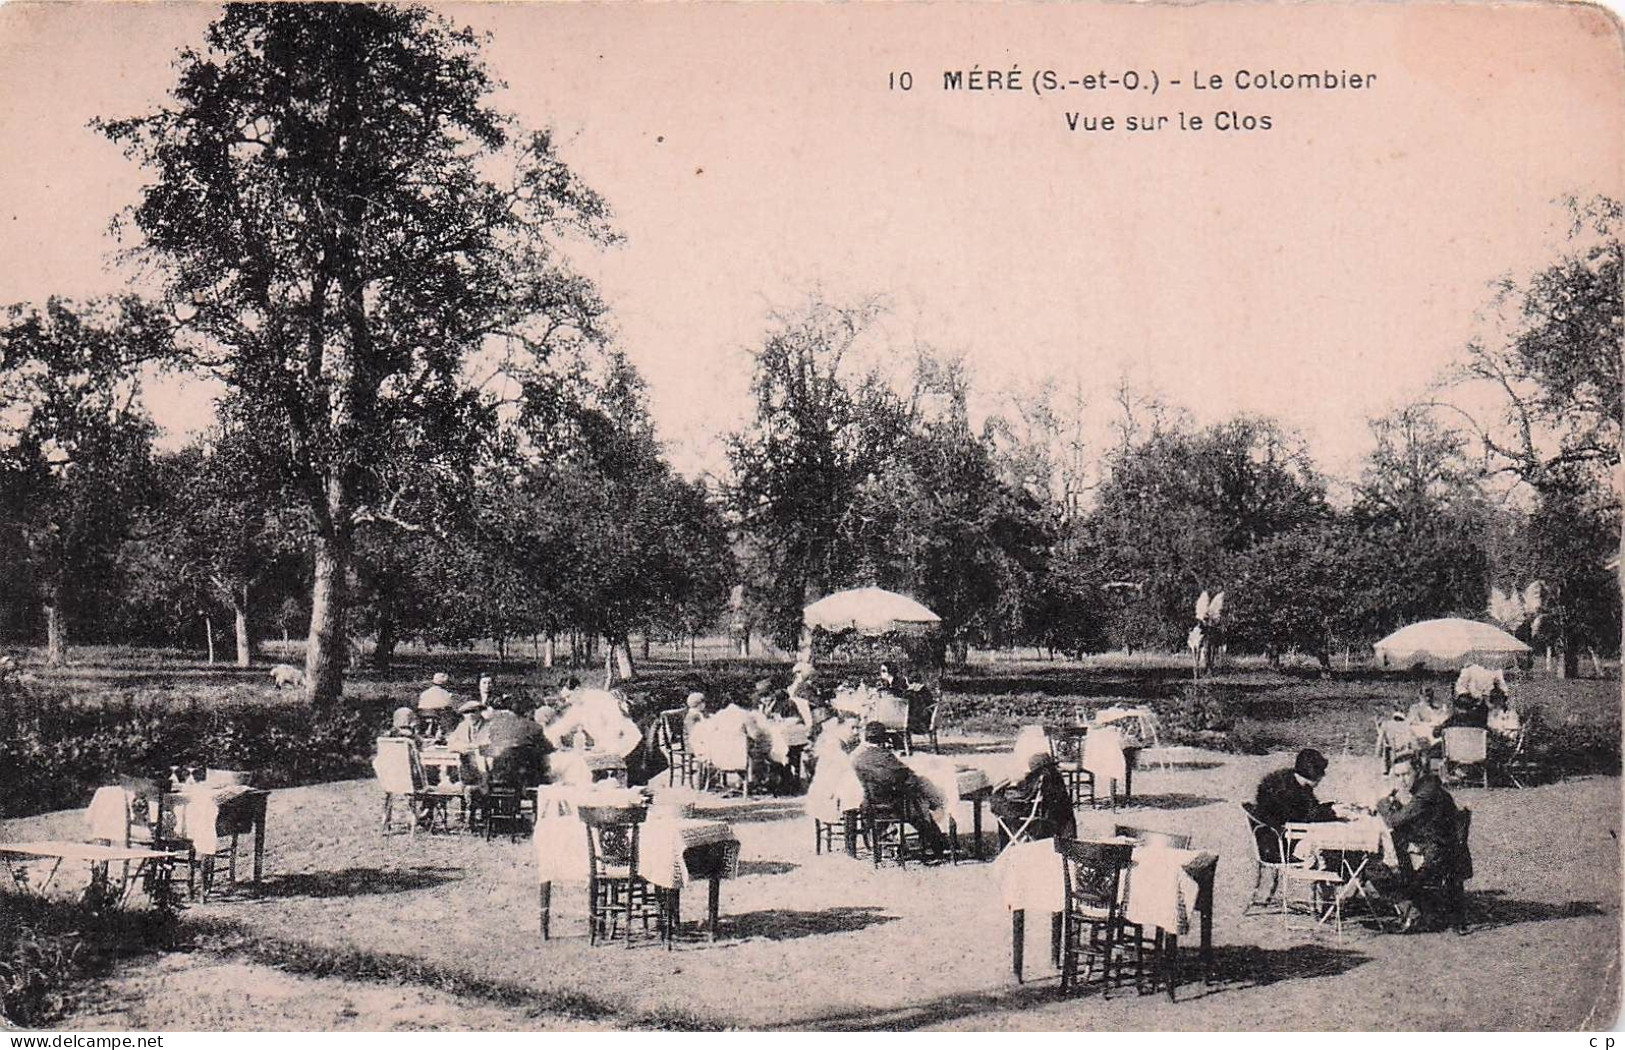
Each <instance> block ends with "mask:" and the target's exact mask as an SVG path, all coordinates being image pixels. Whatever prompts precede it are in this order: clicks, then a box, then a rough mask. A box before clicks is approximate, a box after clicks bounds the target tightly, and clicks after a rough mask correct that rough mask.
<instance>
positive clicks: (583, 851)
mask: <svg viewBox="0 0 1625 1050" xmlns="http://www.w3.org/2000/svg"><path fill="white" fill-rule="evenodd" d="M618 794H620V793H619V792H612V791H603V790H594V789H591V788H564V789H563V790H560V788H559V786H558V785H543V786H542V787H541V788H539V789H538V791H537V803H536V831H535V835H534V836H533V839H532V841H533V845H534V847H535V852H536V882H537V885H538V888H539V898H540V901H541V913H542V932H543V936H544V937H545V936H547V935H548V934H549V933H550V932H551V931H550V927H551V921H552V903H553V883H554V882H570V883H577V882H579V883H583V884H584V883H585V882H586V881H587V835H586V830H585V825H583V824H582V823H581V821H580V820H579V819H577V817H576V815H575V810H576V808H577V807H579V806H582V805H609V804H614V798H615V797H616V796H617V795H618ZM639 829H640V830H639V832H638V875H639V876H640V877H642V878H644V879H647V880H648V881H649V882H650V883H652V884H654V885H656V886H661V887H664V888H665V889H669V890H673V891H675V892H676V893H677V894H678V897H677V900H678V902H679V903H678V904H677V905H675V906H674V908H675V909H676V914H677V916H678V918H679V921H680V920H681V914H682V913H681V910H680V909H681V903H680V902H681V900H682V897H681V893H682V891H683V889H684V888H685V887H687V886H689V885H691V884H693V883H696V882H699V881H701V880H704V881H705V882H707V883H708V889H709V894H708V902H707V903H708V908H707V925H706V928H707V930H708V932H709V933H710V936H711V939H712V940H716V936H717V913H718V910H719V908H720V904H721V895H722V887H721V883H722V880H723V879H731V878H735V877H737V876H738V874H739V839H738V837H737V836H736V835H735V834H734V830H733V828H732V827H731V826H730V825H729V824H728V823H727V822H726V821H720V820H703V819H694V818H689V817H675V818H674V817H650V818H648V819H647V820H645V821H644V822H643V823H642V824H641V825H639Z"/></svg>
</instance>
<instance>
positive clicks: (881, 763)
mask: <svg viewBox="0 0 1625 1050" xmlns="http://www.w3.org/2000/svg"><path fill="white" fill-rule="evenodd" d="M886 736H887V733H886V726H885V724H884V723H881V722H870V723H869V724H868V725H866V726H864V727H863V744H862V746H860V747H859V748H858V749H857V750H856V751H854V752H852V771H853V772H854V773H856V774H857V777H858V781H859V782H860V783H861V784H862V785H863V797H864V801H866V802H873V803H879V804H881V805H889V806H893V807H895V808H896V809H897V811H898V812H899V813H900V814H902V816H903V819H904V820H905V821H907V822H908V823H909V824H910V825H912V826H913V828H914V830H915V831H917V832H919V833H920V842H921V844H923V845H924V846H925V849H926V852H927V853H932V854H940V853H945V852H947V849H948V840H947V838H946V837H945V836H944V835H943V834H942V829H940V828H938V827H937V823H936V821H934V820H932V819H931V813H930V805H929V804H928V803H927V801H926V800H927V798H928V795H927V793H926V788H925V784H924V783H923V782H922V781H921V780H920V777H919V774H917V773H915V772H914V771H913V770H912V769H910V768H908V767H907V766H905V765H903V763H902V761H901V760H900V759H899V758H898V757H897V756H896V755H895V754H893V753H892V752H891V749H890V748H887V747H886V746H885V744H884V743H883V741H885V739H886Z"/></svg>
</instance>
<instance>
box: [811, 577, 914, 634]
mask: <svg viewBox="0 0 1625 1050" xmlns="http://www.w3.org/2000/svg"><path fill="white" fill-rule="evenodd" d="M802 622H803V623H804V624H806V626H807V629H808V630H823V631H830V632H832V633H833V632H839V631H856V632H858V633H859V634H863V635H870V636H873V635H881V634H891V633H892V632H894V631H903V632H920V631H928V630H931V629H933V628H935V627H938V626H940V625H941V623H942V618H941V617H939V616H938V615H937V614H936V613H934V612H932V611H931V610H930V609H927V608H926V607H925V606H923V605H921V604H920V603H919V602H917V601H915V600H914V599H913V598H908V597H905V596H903V595H901V594H896V593H894V592H892V591H887V590H882V589H881V588H879V587H859V588H857V589H856V590H851V591H837V592H836V593H834V594H831V595H829V596H827V597H824V598H820V599H818V600H817V601H816V602H813V603H812V604H811V605H809V606H807V608H806V609H804V610H803V611H802Z"/></svg>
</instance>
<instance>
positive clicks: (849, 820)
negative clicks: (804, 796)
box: [813, 809, 868, 857]
mask: <svg viewBox="0 0 1625 1050" xmlns="http://www.w3.org/2000/svg"><path fill="white" fill-rule="evenodd" d="M837 829H839V830H840V832H841V840H842V845H843V846H844V847H845V849H846V852H847V855H848V856H852V857H855V856H857V855H858V843H860V842H867V841H868V828H867V826H866V825H865V824H864V822H863V810H862V809H849V810H846V811H845V812H843V813H842V814H841V820H840V822H838V823H834V822H831V821H827V820H820V819H818V818H817V817H814V818H813V854H814V855H815V856H816V855H820V854H822V853H823V852H824V850H826V849H827V850H829V851H830V852H831V853H834V852H835V832H836V830H837Z"/></svg>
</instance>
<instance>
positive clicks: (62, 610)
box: [0, 299, 166, 665]
mask: <svg viewBox="0 0 1625 1050" xmlns="http://www.w3.org/2000/svg"><path fill="white" fill-rule="evenodd" d="M165 339H166V331H165V328H164V326H163V325H162V324H161V323H159V321H158V320H157V319H155V318H154V317H153V316H152V314H151V313H150V311H148V310H147V309H146V308H145V307H143V306H142V305H141V304H139V303H136V302H134V301H123V302H118V303H90V304H82V305H75V304H71V303H68V302H65V301H63V300H59V299H52V300H51V301H50V302H49V303H47V304H46V306H45V308H44V309H43V310H40V309H36V308H33V307H28V306H22V305H18V306H13V307H10V308H9V309H7V310H6V311H5V314H4V317H3V319H0V529H3V530H4V531H5V532H6V533H8V534H9V535H10V536H11V537H13V539H14V541H18V543H17V545H18V546H19V547H20V548H21V549H22V550H26V552H27V555H28V564H27V565H26V566H13V567H10V568H9V571H10V572H11V573H12V574H13V580H12V586H19V585H26V584H27V582H28V581H29V580H32V582H33V584H34V586H35V588H36V591H37V597H38V599H39V600H40V602H41V603H42V605H43V607H44V614H45V624H46V658H47V661H48V662H49V663H51V664H53V665H55V664H60V663H62V662H63V661H64V659H65V658H66V653H67V647H68V637H69V614H70V611H71V610H73V609H75V608H76V607H78V608H84V607H87V606H88V605H89V601H88V599H89V598H90V596H91V594H92V593H93V592H95V591H96V590H97V589H98V588H100V587H101V586H102V585H103V583H104V582H105V580H106V578H107V576H108V574H109V571H110V570H111V568H112V567H113V565H114V564H115V561H116V558H117V555H118V550H119V545H120V543H121V542H122V541H123V540H124V539H125V538H126V537H127V536H128V535H129V534H130V531H131V529H132V526H133V524H134V522H135V521H136V519H137V516H138V514H139V512H140V510H141V508H142V507H143V506H144V505H145V504H146V502H147V500H148V498H149V495H150V480H151V478H150V470H149V465H150V460H151V451H152V446H151V442H152V431H153V428H152V423H151V420H150V419H149V418H148V417H147V414H146V411H145V409H144V408H143V407H142V405H141V402H140V382H139V374H140V368H141V365H142V364H143V363H144V362H145V361H147V360H150V359H152V358H153V357H155V356H158V355H161V353H162V352H163V347H164V345H165ZM14 549H15V548H14Z"/></svg>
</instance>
